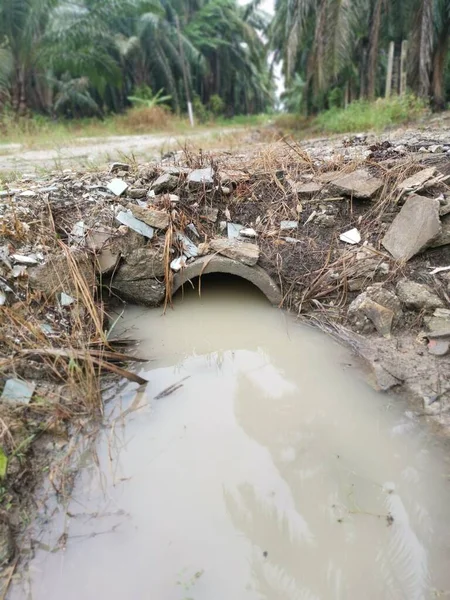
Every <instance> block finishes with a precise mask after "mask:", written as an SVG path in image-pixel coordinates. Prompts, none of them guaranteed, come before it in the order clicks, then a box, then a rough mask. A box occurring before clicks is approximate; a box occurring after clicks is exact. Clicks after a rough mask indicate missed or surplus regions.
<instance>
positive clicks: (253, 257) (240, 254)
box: [209, 238, 259, 267]
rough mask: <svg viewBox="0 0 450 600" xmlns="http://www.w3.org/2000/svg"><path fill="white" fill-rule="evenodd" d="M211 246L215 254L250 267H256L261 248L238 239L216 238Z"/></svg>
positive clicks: (211, 242)
mask: <svg viewBox="0 0 450 600" xmlns="http://www.w3.org/2000/svg"><path fill="white" fill-rule="evenodd" d="M209 246H210V248H211V250H212V251H213V252H218V253H219V254H222V255H223V256H227V257H228V258H233V259H234V260H237V261H239V262H241V263H243V264H244V265H248V266H250V267H252V266H253V265H256V263H257V262H258V259H259V248H258V246H257V245H256V244H250V243H248V242H241V241H239V240H236V239H231V240H227V239H224V238H216V239H215V240H211V241H210V243H209Z"/></svg>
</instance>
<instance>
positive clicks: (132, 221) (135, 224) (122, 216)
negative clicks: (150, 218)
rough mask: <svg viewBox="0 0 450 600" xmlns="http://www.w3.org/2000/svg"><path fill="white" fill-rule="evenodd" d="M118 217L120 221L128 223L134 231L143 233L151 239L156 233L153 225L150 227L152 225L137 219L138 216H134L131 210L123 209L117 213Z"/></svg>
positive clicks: (124, 223)
mask: <svg viewBox="0 0 450 600" xmlns="http://www.w3.org/2000/svg"><path fill="white" fill-rule="evenodd" d="M116 219H117V220H118V221H119V223H122V224H123V225H126V226H127V227H129V228H130V229H132V230H133V231H136V233H140V234H141V235H143V236H144V237H147V238H149V239H150V240H151V239H152V237H153V235H154V233H155V232H154V229H153V227H150V225H147V224H146V223H143V222H142V221H139V219H136V217H133V215H132V214H131V211H127V212H125V211H124V210H121V211H120V212H119V213H118V214H117V215H116Z"/></svg>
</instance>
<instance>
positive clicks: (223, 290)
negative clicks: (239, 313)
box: [172, 273, 270, 304]
mask: <svg viewBox="0 0 450 600" xmlns="http://www.w3.org/2000/svg"><path fill="white" fill-rule="evenodd" d="M195 296H197V297H198V298H200V299H202V298H204V299H206V300H208V301H209V300H211V299H213V298H215V297H222V298H224V297H230V298H231V297H233V298H236V297H238V298H241V299H242V301H243V302H246V301H248V302H257V303H263V304H270V300H269V299H268V298H267V296H266V295H265V294H264V292H263V291H262V290H261V289H260V288H258V287H257V286H256V285H255V284H254V283H252V282H250V281H248V280H247V279H244V278H243V277H239V276H237V275H230V274H228V273H208V274H206V275H202V276H199V277H194V278H193V279H189V280H188V281H186V282H185V283H184V284H183V285H182V286H180V287H179V288H178V289H177V290H176V291H175V292H174V294H173V296H172V298H173V301H174V302H178V301H180V299H184V298H194V297H195Z"/></svg>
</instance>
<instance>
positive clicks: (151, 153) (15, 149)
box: [0, 128, 245, 173]
mask: <svg viewBox="0 0 450 600" xmlns="http://www.w3.org/2000/svg"><path fill="white" fill-rule="evenodd" d="M237 131H245V129H243V128H239V129H238V128H233V129H231V128H215V129H209V130H207V131H195V132H193V133H183V134H179V135H174V134H171V133H166V134H163V133H158V134H152V135H126V136H110V137H105V138H101V137H96V138H78V139H76V140H70V143H69V144H68V145H67V146H63V145H55V147H54V148H52V149H41V150H27V149H26V148H25V147H24V146H23V145H22V144H0V173H1V172H2V171H3V172H14V173H17V172H18V173H20V172H27V173H30V172H35V171H39V170H40V169H43V170H44V169H51V168H57V167H64V168H65V167H70V166H72V165H74V164H77V165H79V166H82V167H85V168H86V167H89V166H92V165H96V166H99V165H101V164H103V163H106V162H109V161H113V160H120V159H122V160H123V159H124V158H125V157H127V158H128V159H129V158H130V157H131V156H133V155H134V156H135V157H136V158H139V159H141V160H142V159H144V160H145V159H147V160H151V159H155V158H158V157H160V156H161V154H164V153H165V152H167V151H169V150H176V149H180V148H183V147H184V145H185V143H186V142H187V141H191V140H195V141H200V140H205V141H220V140H221V138H223V137H226V136H228V135H233V134H235V133H236V132H237Z"/></svg>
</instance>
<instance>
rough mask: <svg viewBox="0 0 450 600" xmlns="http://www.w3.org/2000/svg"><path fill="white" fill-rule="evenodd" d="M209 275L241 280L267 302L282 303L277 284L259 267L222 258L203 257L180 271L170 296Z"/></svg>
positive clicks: (277, 304) (174, 280) (276, 304)
mask: <svg viewBox="0 0 450 600" xmlns="http://www.w3.org/2000/svg"><path fill="white" fill-rule="evenodd" d="M211 274H222V275H228V276H234V277H237V278H239V279H243V280H245V281H247V282H249V283H251V284H253V285H254V286H255V287H257V288H258V289H259V290H260V291H261V292H262V293H263V294H264V296H266V298H267V299H268V300H269V302H270V303H271V304H273V305H275V306H279V305H280V304H281V301H282V296H281V291H280V289H279V287H278V285H277V283H276V282H275V281H274V280H273V279H272V278H271V277H270V275H269V274H268V273H267V272H266V271H265V270H264V269H263V268H262V267H260V266H258V265H254V266H248V265H245V264H243V263H240V262H238V261H236V260H232V259H230V258H226V257H224V256H212V257H211V256H205V257H202V258H199V259H197V260H196V261H195V262H193V263H192V264H189V265H188V266H187V267H185V268H184V269H182V270H181V271H180V272H179V273H177V274H176V275H175V277H174V279H173V287H172V294H175V292H176V291H177V290H178V289H179V288H180V287H183V286H184V285H185V284H186V283H188V282H189V281H193V280H195V279H196V278H198V277H201V279H202V280H203V279H204V278H205V276H207V275H211Z"/></svg>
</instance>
